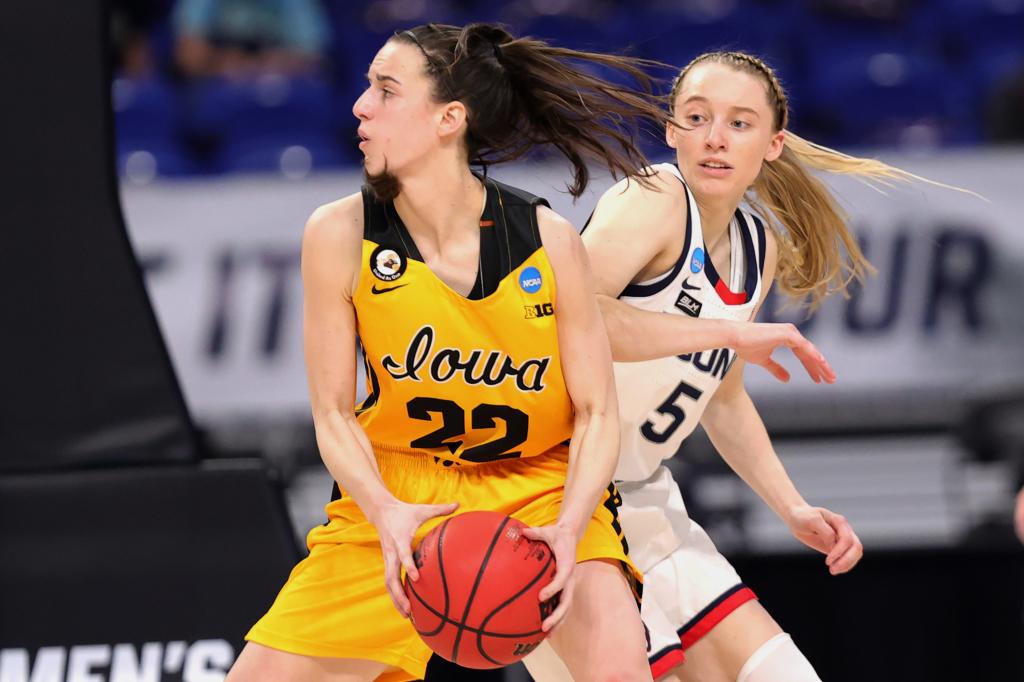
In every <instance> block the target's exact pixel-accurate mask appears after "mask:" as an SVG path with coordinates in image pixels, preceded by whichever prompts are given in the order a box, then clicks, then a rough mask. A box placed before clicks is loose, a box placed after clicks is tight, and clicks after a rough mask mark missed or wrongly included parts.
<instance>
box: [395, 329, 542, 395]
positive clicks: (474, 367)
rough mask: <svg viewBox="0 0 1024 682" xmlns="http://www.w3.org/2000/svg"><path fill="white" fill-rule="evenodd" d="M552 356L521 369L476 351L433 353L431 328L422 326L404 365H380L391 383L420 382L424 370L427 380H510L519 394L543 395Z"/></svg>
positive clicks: (495, 354)
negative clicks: (428, 376) (524, 392)
mask: <svg viewBox="0 0 1024 682" xmlns="http://www.w3.org/2000/svg"><path fill="white" fill-rule="evenodd" d="M550 363H551V356H550V355H548V356H546V357H543V358H530V359H529V360H526V361H525V362H524V363H523V364H521V365H518V366H517V365H516V364H515V362H514V361H513V360H512V358H511V357H509V356H508V355H507V354H506V353H504V352H502V351H497V350H492V351H483V350H479V349H475V350H472V351H469V353H468V354H466V355H463V353H462V351H460V350H459V349H458V348H439V349H438V350H437V352H436V353H435V352H434V328H433V327H431V326H430V325H425V326H424V327H422V328H420V330H419V331H418V332H416V334H415V335H414V336H413V337H412V341H410V342H409V348H408V349H407V350H406V352H405V363H404V364H402V363H400V362H398V361H397V360H395V359H394V358H393V357H391V355H385V356H384V359H383V360H382V361H381V364H382V365H383V366H384V369H385V370H386V371H387V373H388V374H390V375H391V377H392V378H393V379H396V380H398V381H401V380H403V379H412V380H413V381H421V379H420V376H419V372H420V371H421V370H425V371H426V372H428V373H429V374H430V378H431V379H433V380H434V381H436V382H438V383H441V384H443V383H445V382H446V381H450V380H451V379H453V378H455V377H456V376H461V378H462V380H463V381H464V382H466V383H467V384H469V385H470V386H475V385H476V384H485V385H487V386H498V385H500V384H501V383H502V382H504V381H506V380H508V379H511V380H513V381H514V382H515V384H516V388H518V389H519V390H520V391H538V392H539V391H543V390H544V374H545V373H546V372H547V371H548V365H549V364H550Z"/></svg>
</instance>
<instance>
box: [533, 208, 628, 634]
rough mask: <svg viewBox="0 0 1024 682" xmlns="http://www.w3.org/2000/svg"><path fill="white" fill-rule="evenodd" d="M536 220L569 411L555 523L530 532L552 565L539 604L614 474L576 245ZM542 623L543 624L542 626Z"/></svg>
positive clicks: (606, 373)
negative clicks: (547, 550)
mask: <svg viewBox="0 0 1024 682" xmlns="http://www.w3.org/2000/svg"><path fill="white" fill-rule="evenodd" d="M537 222H538V225H539V228H540V236H541V241H542V242H543V244H544V249H545V251H546V252H547V256H548V261H549V262H550V263H551V267H552V269H553V270H554V273H555V286H556V298H555V300H554V308H555V320H556V324H557V325H558V348H559V357H560V359H561V363H562V374H563V376H564V377H565V384H566V387H567V388H568V391H569V396H570V398H571V399H572V404H573V408H574V409H575V423H574V425H573V433H572V440H571V441H570V446H569V470H568V473H567V475H566V481H565V496H564V498H563V500H562V507H561V510H560V512H559V515H558V521H557V522H556V523H555V525H554V526H548V527H546V528H540V529H534V530H535V531H539V532H536V533H534V532H531V534H530V536H531V537H535V538H536V539H543V540H545V541H547V542H548V543H549V544H551V545H552V549H553V550H554V552H555V558H556V560H557V561H558V574H556V576H555V579H554V580H553V581H552V583H551V585H549V586H548V587H547V588H545V591H543V592H542V593H541V598H544V599H546V598H547V597H548V596H551V595H553V594H554V593H555V592H557V591H558V590H559V589H561V587H562V586H563V585H568V584H569V583H568V579H569V573H570V572H571V569H572V565H573V564H575V552H576V545H577V544H578V543H579V541H580V539H582V537H583V534H584V532H585V531H586V529H587V524H588V523H589V522H590V518H591V516H592V515H593V513H594V509H596V508H597V505H598V503H599V502H600V500H601V497H602V495H603V494H604V492H605V490H606V489H607V488H608V483H609V482H610V481H611V480H612V475H613V474H614V473H615V465H616V463H617V462H618V456H619V417H618V402H617V401H616V398H615V380H614V377H613V375H612V353H611V346H610V344H609V343H608V335H607V333H606V332H605V327H604V322H603V321H602V318H601V311H600V309H599V308H598V305H597V297H596V295H595V293H594V282H593V276H592V275H591V272H590V265H589V262H588V260H587V253H586V250H585V249H584V247H583V242H582V240H581V239H580V236H579V233H577V232H576V229H575V228H574V227H573V226H572V224H570V223H569V222H568V221H567V220H565V219H564V218H562V217H561V216H559V215H558V214H556V213H555V212H554V211H552V210H550V209H548V208H544V207H540V208H538V210H537ZM584 457H585V458H586V463H585V465H584V464H583V463H582V459H583V458H584ZM563 571H565V573H563ZM559 574H561V575H559ZM567 595H569V596H571V590H570V589H566V590H565V591H564V592H563V595H562V603H561V604H560V606H559V610H558V611H556V612H555V613H553V614H552V616H551V617H550V619H549V621H550V622H551V624H553V623H556V622H557V621H558V620H559V619H560V618H561V615H562V613H563V612H564V611H563V609H562V607H563V606H565V607H566V608H568V605H567V604H566V596H567ZM549 621H545V625H546V626H547V625H548V623H549Z"/></svg>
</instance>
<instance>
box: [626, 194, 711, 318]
mask: <svg viewBox="0 0 1024 682" xmlns="http://www.w3.org/2000/svg"><path fill="white" fill-rule="evenodd" d="M676 179H677V180H679V182H680V183H682V185H683V196H684V200H685V201H686V236H685V237H684V238H683V250H682V251H681V252H680V253H679V258H677V259H676V262H675V265H673V266H672V269H671V270H670V271H669V272H667V273H665V275H664V276H663V277H660V278H659V279H657V280H655V281H653V282H649V283H647V284H627V285H626V288H625V289H623V290H622V293H620V294H619V298H623V297H628V298H643V297H646V296H653V295H655V294H657V293H658V292H660V291H662V290H663V289H664V288H665V287H667V286H668V285H669V284H671V283H672V281H673V280H674V279H675V278H676V277H677V276H678V275H679V272H680V271H681V270H682V269H683V264H684V263H685V262H686V261H687V260H689V258H688V257H689V255H690V238H691V236H692V234H693V231H692V229H691V228H692V220H693V216H692V215H690V214H691V213H692V211H691V210H690V208H691V207H690V190H689V188H688V187H687V186H686V183H685V182H683V181H682V179H680V178H678V177H677V178H676Z"/></svg>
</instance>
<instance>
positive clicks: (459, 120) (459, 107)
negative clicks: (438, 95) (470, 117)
mask: <svg viewBox="0 0 1024 682" xmlns="http://www.w3.org/2000/svg"><path fill="white" fill-rule="evenodd" d="M465 123H466V105H464V104H463V103H462V102H459V101H455V102H447V103H445V104H444V105H443V106H442V107H441V111H440V118H439V119H438V123H437V134H438V135H440V136H441V137H449V136H451V135H455V134H457V133H458V132H459V131H461V130H462V127H463V126H464V125H465Z"/></svg>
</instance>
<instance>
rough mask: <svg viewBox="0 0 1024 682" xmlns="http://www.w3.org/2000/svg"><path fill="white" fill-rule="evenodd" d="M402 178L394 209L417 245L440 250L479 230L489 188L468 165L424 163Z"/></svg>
mask: <svg viewBox="0 0 1024 682" xmlns="http://www.w3.org/2000/svg"><path fill="white" fill-rule="evenodd" d="M401 180H402V191H401V193H400V194H399V195H398V196H397V197H396V198H395V210H396V211H398V215H399V216H401V218H402V222H403V223H405V226H406V229H408V230H409V233H410V234H411V235H413V237H415V239H416V242H417V244H420V245H421V246H427V247H428V248H429V247H434V248H435V249H437V250H440V249H441V247H442V245H443V244H445V243H446V242H449V241H451V240H457V239H459V238H461V237H463V236H465V235H466V234H468V233H470V232H472V231H475V230H478V229H479V219H480V214H481V211H482V209H483V205H484V197H485V195H486V191H485V190H484V186H483V185H482V184H481V183H480V181H479V180H478V179H477V178H476V177H475V176H474V175H473V174H472V173H471V172H470V170H469V167H468V166H466V165H461V164H455V163H443V164H441V163H431V164H424V166H423V167H421V168H418V169H416V171H414V172H412V173H410V174H408V175H407V176H403V177H402V179H401Z"/></svg>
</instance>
